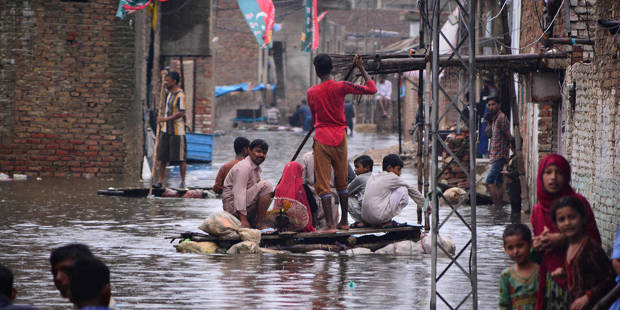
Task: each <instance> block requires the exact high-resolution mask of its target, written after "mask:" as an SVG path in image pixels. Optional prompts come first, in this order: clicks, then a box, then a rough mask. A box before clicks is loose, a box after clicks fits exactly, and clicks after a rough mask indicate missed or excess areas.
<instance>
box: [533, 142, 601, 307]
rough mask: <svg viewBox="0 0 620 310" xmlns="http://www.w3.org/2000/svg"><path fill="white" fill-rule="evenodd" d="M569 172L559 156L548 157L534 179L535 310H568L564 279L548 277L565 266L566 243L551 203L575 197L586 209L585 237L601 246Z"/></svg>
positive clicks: (593, 221)
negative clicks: (537, 262) (537, 257)
mask: <svg viewBox="0 0 620 310" xmlns="http://www.w3.org/2000/svg"><path fill="white" fill-rule="evenodd" d="M570 178H571V168H570V164H569V163H568V161H567V160H566V159H565V158H564V157H562V156H561V155H558V154H550V155H547V156H546V157H545V158H543V159H542V160H541V161H540V164H539V166H538V176H537V178H536V196H537V198H538V203H536V205H535V206H534V209H533V210H532V216H531V222H532V228H533V231H534V238H533V239H534V240H533V241H534V250H535V251H537V252H539V253H541V254H542V261H541V264H540V275H539V279H538V280H539V281H538V300H537V305H536V309H537V310H543V309H545V310H554V309H568V305H567V299H566V296H567V295H566V289H567V279H566V278H565V277H551V275H550V273H551V272H553V271H555V270H556V269H557V268H558V267H563V266H564V261H565V259H566V250H565V246H566V239H565V237H564V235H563V234H562V233H560V232H559V230H558V228H557V227H556V225H555V224H554V223H553V220H552V219H551V206H552V204H553V201H555V200H556V199H558V198H560V197H564V196H576V197H577V198H579V200H581V202H582V203H583V205H584V206H585V209H586V210H585V211H586V227H585V230H584V232H585V233H586V235H588V237H590V238H591V239H592V240H593V241H595V242H596V243H598V244H601V236H600V234H599V231H598V228H597V227H596V220H595V219H594V213H593V212H592V208H591V207H590V204H589V203H588V201H587V200H586V199H585V198H584V197H583V196H581V195H580V194H578V193H576V192H575V191H574V190H573V188H572V187H571V186H570Z"/></svg>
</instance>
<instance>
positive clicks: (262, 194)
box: [222, 139, 273, 229]
mask: <svg viewBox="0 0 620 310" xmlns="http://www.w3.org/2000/svg"><path fill="white" fill-rule="evenodd" d="M268 150H269V145H267V142H265V140H262V139H256V140H254V141H252V143H250V154H249V156H248V157H246V158H245V159H244V160H242V161H240V162H238V163H237V164H235V165H234V166H233V167H232V169H230V171H229V172H228V175H227V176H226V179H225V180H224V190H223V191H222V204H223V207H224V211H226V212H228V213H230V214H233V215H234V216H236V217H237V218H239V220H240V221H241V225H242V226H243V227H252V228H258V229H263V228H265V227H264V225H263V221H264V219H265V214H266V213H267V209H268V208H269V204H271V198H272V196H271V193H272V192H273V185H271V183H270V182H269V181H261V179H260V174H261V171H262V170H261V169H260V167H259V166H260V164H262V163H263V162H264V161H265V158H267V151H268Z"/></svg>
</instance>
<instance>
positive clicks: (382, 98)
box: [375, 74, 392, 117]
mask: <svg viewBox="0 0 620 310" xmlns="http://www.w3.org/2000/svg"><path fill="white" fill-rule="evenodd" d="M375 99H376V100H377V102H379V106H380V107H381V111H383V117H387V110H386V109H387V107H388V105H389V104H390V100H391V99H392V82H390V81H388V80H386V79H385V74H381V75H379V83H377V95H376V96H375Z"/></svg>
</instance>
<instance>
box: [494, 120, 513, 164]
mask: <svg viewBox="0 0 620 310" xmlns="http://www.w3.org/2000/svg"><path fill="white" fill-rule="evenodd" d="M491 132H492V135H491V139H490V141H489V159H491V162H495V161H497V160H500V159H502V158H503V159H506V160H508V152H509V150H510V137H511V135H510V125H509V124H508V118H507V117H506V115H504V113H502V112H501V111H500V112H497V116H496V117H495V119H494V120H493V122H492V123H491Z"/></svg>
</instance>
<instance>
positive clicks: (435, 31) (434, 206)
mask: <svg viewBox="0 0 620 310" xmlns="http://www.w3.org/2000/svg"><path fill="white" fill-rule="evenodd" d="M439 6H440V0H435V1H434V2H433V18H432V42H433V47H432V60H431V70H432V76H433V87H432V100H431V102H432V105H433V107H432V111H431V113H432V115H433V116H432V117H431V120H432V124H431V126H432V129H431V135H432V136H433V142H432V147H431V160H432V162H433V164H432V166H431V193H432V195H431V210H432V213H433V216H432V220H431V221H432V224H431V225H432V227H431V230H432V234H431V243H432V244H433V246H432V248H431V302H430V308H431V310H436V309H437V234H438V233H439V231H438V226H437V220H438V218H439V203H438V198H439V197H437V191H436V190H435V189H436V188H437V156H438V155H439V154H437V138H438V130H439V124H437V118H438V116H439V114H438V110H439V87H438V86H439V68H438V65H439V31H440V29H439V13H440V10H439Z"/></svg>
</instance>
